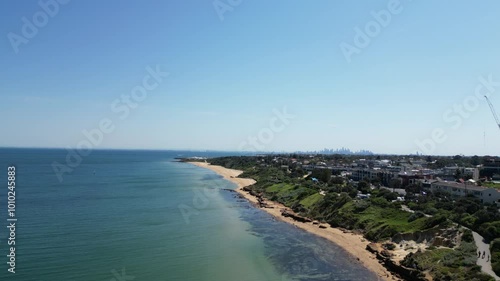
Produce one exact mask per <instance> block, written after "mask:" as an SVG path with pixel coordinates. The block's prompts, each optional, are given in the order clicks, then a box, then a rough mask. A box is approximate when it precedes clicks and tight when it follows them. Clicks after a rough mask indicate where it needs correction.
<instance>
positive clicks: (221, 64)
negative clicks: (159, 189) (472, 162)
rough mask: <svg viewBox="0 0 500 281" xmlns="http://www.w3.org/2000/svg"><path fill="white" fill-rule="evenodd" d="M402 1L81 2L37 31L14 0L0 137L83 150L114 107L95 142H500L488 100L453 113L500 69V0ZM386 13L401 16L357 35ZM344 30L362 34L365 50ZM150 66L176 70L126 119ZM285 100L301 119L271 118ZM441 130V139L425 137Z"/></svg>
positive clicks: (279, 146) (498, 100)
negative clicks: (351, 50) (28, 27)
mask: <svg viewBox="0 0 500 281" xmlns="http://www.w3.org/2000/svg"><path fill="white" fill-rule="evenodd" d="M52 1H55V0H52ZM66 1H67V0H66ZM392 1H395V0H390V1H326V0H325V1H314V3H312V2H311V1H285V0H280V1H264V0H258V1H257V0H254V1H247V0H243V1H241V3H239V4H238V1H234V0H233V1H228V0H220V1H219V2H216V3H218V5H219V6H218V7H226V8H227V7H230V9H229V10H226V11H225V12H223V14H222V17H223V19H222V20H221V17H220V16H219V14H220V13H221V11H222V10H219V14H218V13H217V10H216V9H215V8H214V1H213V0H197V1H195V0H182V1H181V0H178V1H159V0H158V1H153V0H149V1H117V0H113V1H112V0H109V1H95V0H93V1H77V0H73V1H69V3H66V4H61V3H59V2H54V3H58V4H57V7H58V11H57V12H55V13H53V14H54V15H53V16H51V15H48V16H47V19H48V21H47V22H46V24H45V25H41V27H39V28H38V30H37V32H35V34H34V35H33V36H32V35H30V34H28V35H30V36H31V37H32V38H27V37H25V36H24V35H23V25H25V22H23V20H22V19H23V17H25V18H26V19H27V20H28V21H29V22H31V23H34V21H35V20H36V19H34V16H35V15H38V16H40V15H41V14H40V12H42V13H43V11H44V10H43V8H42V7H41V6H40V4H39V2H38V1H2V2H1V3H0V11H2V12H1V17H0V34H2V38H3V39H2V40H1V41H0V48H1V52H0V62H1V63H2V67H1V68H0V71H1V73H0V85H1V88H0V98H1V100H2V103H0V120H2V122H0V130H1V131H2V134H1V138H0V146H7V147H11V146H15V147H71V148H74V147H76V146H77V144H78V143H80V142H81V141H82V140H85V139H86V136H85V135H84V134H83V133H82V131H83V130H87V131H91V130H93V129H96V128H99V123H100V122H101V121H102V120H103V119H108V120H111V122H112V124H113V126H114V130H113V132H111V133H103V138H102V142H99V143H98V145H96V148H144V149H214V150H238V149H241V148H242V147H244V149H253V148H255V145H248V142H249V141H248V138H249V137H250V138H252V137H255V138H256V139H257V142H258V145H257V146H258V147H262V148H263V150H267V151H294V150H319V149H322V148H338V147H348V148H351V149H352V150H358V149H370V150H372V151H374V152H376V153H405V154H406V153H415V152H416V151H417V150H420V151H421V152H427V153H426V154H446V155H448V154H449V155H454V154H465V155H472V154H478V155H482V154H495V155H498V151H500V130H498V127H496V125H495V123H494V120H493V117H492V115H491V113H490V111H489V108H488V106H487V104H486V102H485V100H484V99H477V98H476V102H477V101H479V104H478V105H477V108H476V107H469V108H473V110H470V111H467V112H465V113H466V114H467V117H464V116H462V117H460V118H459V119H460V123H461V124H458V123H459V122H458V120H457V118H458V117H457V116H459V115H458V113H455V112H452V113H450V112H448V111H449V110H450V109H451V110H453V106H454V105H455V104H462V103H463V102H464V101H466V100H467V98H468V97H470V96H473V95H474V93H475V89H476V87H477V86H478V85H479V84H480V80H479V77H481V76H483V77H488V76H490V77H492V80H493V81H499V82H500V52H498V48H499V46H500V44H499V43H500V36H499V35H500V34H499V32H500V31H499V30H500V17H498V15H497V11H499V9H500V2H498V1H480V2H470V1H454V2H453V3H452V2H450V1H446V2H445V1H440V2H439V3H437V2H436V1H409V0H405V1H400V2H399V4H398V7H399V8H398V11H399V12H398V13H392V12H391V10H389V8H388V5H396V4H397V3H396V4H394V3H395V2H392ZM41 2H42V3H48V2H51V1H50V0H42V1H41ZM61 2H63V1H61ZM221 3H222V4H221ZM231 3H233V4H236V5H234V6H231ZM224 5H226V6H224ZM51 7H52V8H54V6H51ZM372 11H375V12H377V13H382V14H383V13H384V12H385V13H389V14H390V15H391V18H390V20H389V21H388V22H387V21H386V23H387V24H385V26H382V25H381V24H380V23H378V25H379V30H378V31H377V32H374V33H372V35H373V36H372V37H370V36H368V35H367V36H368V38H369V41H370V42H369V44H368V46H362V47H360V48H358V47H359V46H360V45H356V43H355V40H354V39H355V36H356V31H355V28H359V29H360V30H363V32H364V31H366V27H367V26H369V25H370V22H373V21H376V19H375V17H374V15H373V14H372ZM380 11H384V12H380ZM35 18H36V16H35ZM41 19H42V20H43V18H41ZM39 20H40V19H39ZM35 27H36V26H35ZM9 34H10V35H9ZM12 34H15V35H17V36H20V37H23V38H24V40H25V41H24V42H26V41H27V42H26V43H19V41H16V42H17V43H15V44H14V45H16V44H17V46H16V47H13V44H12V36H13V35H12ZM16 38H19V37H16ZM343 42H344V43H345V44H349V45H350V46H353V47H356V46H358V47H356V48H357V49H358V52H357V53H355V54H353V55H352V56H351V57H350V59H351V60H350V62H349V61H348V60H346V57H345V56H344V53H343V51H342V49H341V48H340V46H341V44H342V43H343ZM16 48H17V50H18V52H17V53H16V52H15V49H16ZM147 67H150V68H153V69H154V68H156V67H159V69H161V71H163V72H168V73H169V75H168V77H165V78H163V79H162V81H160V82H159V83H157V84H158V85H157V86H156V87H154V89H152V90H148V92H147V98H145V99H144V100H142V101H140V102H136V108H134V109H131V108H130V114H129V115H128V116H126V117H125V118H121V117H124V116H122V115H120V114H118V113H117V112H116V110H115V111H114V110H112V109H111V105H112V104H113V102H114V101H115V100H116V99H120V98H121V96H122V95H130V93H131V91H132V89H134V87H136V86H141V85H142V84H143V82H142V81H143V78H144V77H145V76H147V75H148V71H147V70H146V69H147ZM494 89H495V91H494V92H491V93H489V94H490V99H491V101H492V103H493V104H494V105H495V106H496V107H497V110H498V111H500V85H497V86H495V87H494ZM483 90H484V89H483ZM469 100H470V99H469ZM472 102H474V101H473V100H472ZM473 105H474V104H473ZM285 107H286V111H287V112H288V113H289V114H291V115H293V116H294V118H292V119H290V120H288V121H289V122H288V121H287V124H282V123H279V122H278V123H276V124H278V125H279V126H278V127H279V130H278V129H276V128H275V127H276V126H277V125H276V126H270V122H272V120H274V119H275V118H276V114H275V111H276V110H278V111H282V110H283V108H285ZM444 114H447V116H448V117H447V118H444V117H443V115H444ZM277 120H280V119H277ZM452 120H454V121H452ZM282 125H283V126H282ZM435 129H438V130H441V131H440V132H441V133H440V134H439V138H441V141H439V143H438V142H436V141H432V142H433V143H434V145H433V144H429V141H427V142H426V141H424V140H426V139H429V138H431V137H432V135H433V130H435ZM270 132H271V134H270ZM443 135H444V136H443ZM259 137H260V138H259ZM439 138H438V139H439ZM244 142H246V144H245V145H243V144H244ZM418 142H420V143H424V142H426V143H427V144H426V145H427V146H424V148H421V147H419V146H418V145H417V144H416V143H418Z"/></svg>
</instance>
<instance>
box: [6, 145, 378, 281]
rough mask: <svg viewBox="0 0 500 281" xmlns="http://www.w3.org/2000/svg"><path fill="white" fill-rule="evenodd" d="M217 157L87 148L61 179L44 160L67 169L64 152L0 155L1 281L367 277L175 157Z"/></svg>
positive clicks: (332, 248) (347, 259)
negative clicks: (12, 170)
mask: <svg viewBox="0 0 500 281" xmlns="http://www.w3.org/2000/svg"><path fill="white" fill-rule="evenodd" d="M222 155H224V154H223V153H208V152H196V153H194V152H185V151H120V150H95V151H93V152H92V153H91V154H90V155H88V156H86V157H82V161H81V163H79V164H78V165H74V166H75V167H74V168H71V171H70V172H69V171H67V173H65V174H64V175H63V176H62V178H61V180H62V181H61V180H60V179H59V178H58V176H57V175H56V173H55V172H54V169H53V165H52V164H53V163H54V162H59V163H61V164H63V163H66V156H67V151H66V150H53V149H0V182H2V183H3V184H2V185H3V187H2V186H0V280H23V281H27V280H36V281H41V280H44V281H58V280H61V281H63V280H64V281H69V280H72V281H90V280H92V281H98V280H102V281H132V280H135V281H143V280H144V281H155V280H169V281H170V280H182V281H235V280H238V281H278V280H280V281H284V280H304V281H306V280H307V281H309V280H311V281H312V280H377V276H376V275H375V274H373V273H371V272H370V271H368V270H367V269H365V268H364V267H362V266H360V265H359V264H358V263H356V262H355V259H354V258H352V257H351V256H349V255H348V254H347V253H346V252H345V251H344V250H342V249H341V248H339V247H338V246H336V245H334V244H332V243H330V242H328V241H326V240H324V239H322V238H319V237H316V236H314V235H312V234H309V233H306V232H305V231H303V230H300V229H297V228H295V227H294V226H293V225H289V224H286V223H284V222H281V221H277V220H275V219H274V218H273V217H271V216H270V215H268V214H267V213H265V212H263V211H262V210H259V209H257V208H254V207H253V206H251V205H250V204H249V203H248V202H246V201H245V200H243V199H240V198H238V197H237V195H236V194H235V193H234V192H230V191H228V190H226V189H234V188H235V187H236V186H235V185H234V184H232V183H230V182H228V181H226V180H224V179H222V177H220V176H218V175H217V174H215V173H214V172H212V171H210V170H206V169H203V168H199V167H195V166H193V165H190V164H186V163H179V162H175V161H174V160H175V159H174V158H175V157H187V156H206V157H214V156H222ZM11 165H14V166H15V167H16V179H15V186H16V188H15V192H16V193H15V214H14V215H15V218H16V219H17V221H15V234H14V235H15V237H14V238H15V239H14V241H15V273H11V272H9V271H8V269H9V268H11V266H12V264H11V265H9V264H8V262H9V259H11V258H10V257H7V256H8V255H11V253H10V247H11V246H10V245H8V243H9V241H12V239H11V240H9V237H11V236H12V232H11V231H10V230H9V229H8V228H7V226H8V225H9V224H10V223H12V221H7V219H8V218H9V217H8V202H7V201H8V191H9V190H8V188H7V187H8V185H7V179H8V178H7V173H8V172H7V171H8V167H9V166H11ZM11 199H13V198H11ZM11 206H12V205H11ZM11 218H12V217H11Z"/></svg>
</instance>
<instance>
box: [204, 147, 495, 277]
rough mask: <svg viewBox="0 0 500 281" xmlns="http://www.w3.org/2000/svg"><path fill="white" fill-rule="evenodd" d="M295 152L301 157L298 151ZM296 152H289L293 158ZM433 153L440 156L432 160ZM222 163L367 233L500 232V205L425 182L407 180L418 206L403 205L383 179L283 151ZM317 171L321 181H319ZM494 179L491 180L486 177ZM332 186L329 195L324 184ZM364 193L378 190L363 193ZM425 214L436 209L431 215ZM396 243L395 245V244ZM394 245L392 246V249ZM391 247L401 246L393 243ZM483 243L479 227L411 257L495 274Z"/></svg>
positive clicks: (379, 237) (441, 161)
mask: <svg viewBox="0 0 500 281" xmlns="http://www.w3.org/2000/svg"><path fill="white" fill-rule="evenodd" d="M293 157H294V158H300V156H298V155H294V156H293ZM329 157H330V159H332V160H333V161H336V162H337V163H349V160H348V159H346V158H347V157H345V156H339V155H332V156H329ZM288 158H289V157H288ZM319 160H321V161H324V160H325V157H324V156H321V157H319V156H318V157H317V158H314V157H313V156H309V157H307V156H304V157H303V159H302V161H311V162H312V161H319ZM431 160H432V159H431ZM210 162H211V163H212V164H214V165H221V166H225V167H227V168H233V169H239V170H243V171H244V173H243V174H242V175H241V177H248V178H253V179H255V180H256V181H257V183H256V184H255V185H253V186H252V187H251V189H252V192H255V193H260V194H262V195H263V196H264V197H266V198H267V199H269V200H273V201H276V202H280V203H282V204H284V205H285V206H288V207H290V208H292V209H293V210H294V211H295V212H297V213H299V214H300V215H303V216H307V217H309V218H311V219H315V220H318V221H321V222H324V223H329V224H330V225H331V226H333V227H342V228H345V229H349V230H352V231H355V232H359V233H362V234H363V235H364V236H365V237H366V238H367V239H369V240H371V241H379V242H381V241H386V240H388V239H391V238H392V237H394V236H395V235H396V234H411V233H415V232H422V231H427V230H430V231H431V233H432V232H433V231H439V230H444V229H447V228H449V227H451V226H452V225H453V222H455V223H458V224H460V225H464V226H466V227H468V228H471V229H472V230H474V231H477V232H478V233H480V234H481V235H483V236H484V237H485V239H487V240H493V239H495V238H498V237H500V214H499V213H498V210H497V208H496V206H493V205H487V204H481V203H480V202H479V201H478V200H477V199H475V198H473V197H462V198H458V199H454V198H451V197H450V196H449V195H448V194H446V193H440V192H436V193H433V194H431V193H429V194H427V195H421V187H420V186H417V185H409V186H406V187H405V189H406V191H407V195H406V197H405V199H406V201H405V202H404V204H406V205H407V206H408V207H409V208H410V209H412V210H414V211H415V213H409V212H404V211H402V210H401V204H402V203H401V202H397V201H396V199H397V197H398V196H399V195H398V194H397V193H394V192H391V191H390V190H387V189H383V188H373V187H374V186H379V185H380V181H379V180H372V181H368V180H362V181H360V182H358V183H356V184H354V183H352V182H351V181H349V179H348V178H345V177H341V176H339V174H338V173H335V172H334V173H332V172H331V171H330V170H328V169H314V170H312V172H311V173H310V174H309V175H308V176H307V177H304V176H305V175H306V174H307V173H306V172H305V171H304V170H302V168H301V166H297V165H296V164H294V163H293V162H290V161H287V157H277V156H275V155H266V156H255V157H222V158H215V159H211V160H210ZM454 162H455V163H459V162H460V163H462V164H463V166H466V167H467V166H472V165H477V164H476V163H480V162H481V160H480V159H479V158H478V157H472V158H466V157H461V156H455V157H451V158H450V157H448V158H446V157H441V158H437V159H436V160H435V161H434V160H433V164H432V165H435V166H443V167H444V166H446V165H449V164H450V163H454ZM313 178H314V180H313ZM485 184H487V183H485ZM390 185H391V187H394V188H397V187H400V181H391V182H390ZM321 190H323V191H325V192H326V195H325V196H323V195H321V194H320V191H321ZM358 193H363V194H368V193H369V194H370V195H371V196H370V197H369V198H365V199H359V198H357V195H358ZM424 214H428V215H431V217H427V216H425V215H424ZM388 247H389V246H388ZM388 247H386V249H387V248H388ZM390 247H391V248H392V247H393V246H390ZM476 259H477V258H476V248H475V245H474V242H473V238H472V233H471V231H468V230H467V231H464V234H463V236H462V243H460V245H459V247H458V248H456V249H454V250H452V249H449V248H435V247H431V248H429V249H428V250H426V251H424V252H417V253H415V254H412V255H409V256H408V257H407V258H406V259H405V260H404V264H405V265H406V266H408V267H411V268H417V269H419V270H421V271H428V272H429V273H430V274H431V275H432V277H433V278H434V280H491V278H489V277H488V276H486V275H484V274H482V273H481V272H480V268H479V267H478V266H476ZM492 265H493V269H494V270H495V271H496V272H497V274H498V273H499V271H500V240H499V239H496V240H493V243H492Z"/></svg>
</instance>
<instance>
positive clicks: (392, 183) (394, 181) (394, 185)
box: [389, 179, 401, 192]
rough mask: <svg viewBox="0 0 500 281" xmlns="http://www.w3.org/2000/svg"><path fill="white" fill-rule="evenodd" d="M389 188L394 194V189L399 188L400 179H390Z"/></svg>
mask: <svg viewBox="0 0 500 281" xmlns="http://www.w3.org/2000/svg"><path fill="white" fill-rule="evenodd" d="M389 187H390V188H392V191H393V192H394V189H396V188H401V180H400V179H391V181H390V182H389Z"/></svg>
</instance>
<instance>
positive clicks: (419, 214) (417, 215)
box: [408, 212, 425, 222]
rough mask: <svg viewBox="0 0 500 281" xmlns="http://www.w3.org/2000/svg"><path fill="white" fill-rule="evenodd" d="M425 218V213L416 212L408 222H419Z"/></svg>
mask: <svg viewBox="0 0 500 281" xmlns="http://www.w3.org/2000/svg"><path fill="white" fill-rule="evenodd" d="M423 217H425V215H424V213H422V212H415V213H413V214H411V215H410V217H409V218H408V222H412V221H415V220H418V219H419V218H423Z"/></svg>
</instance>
